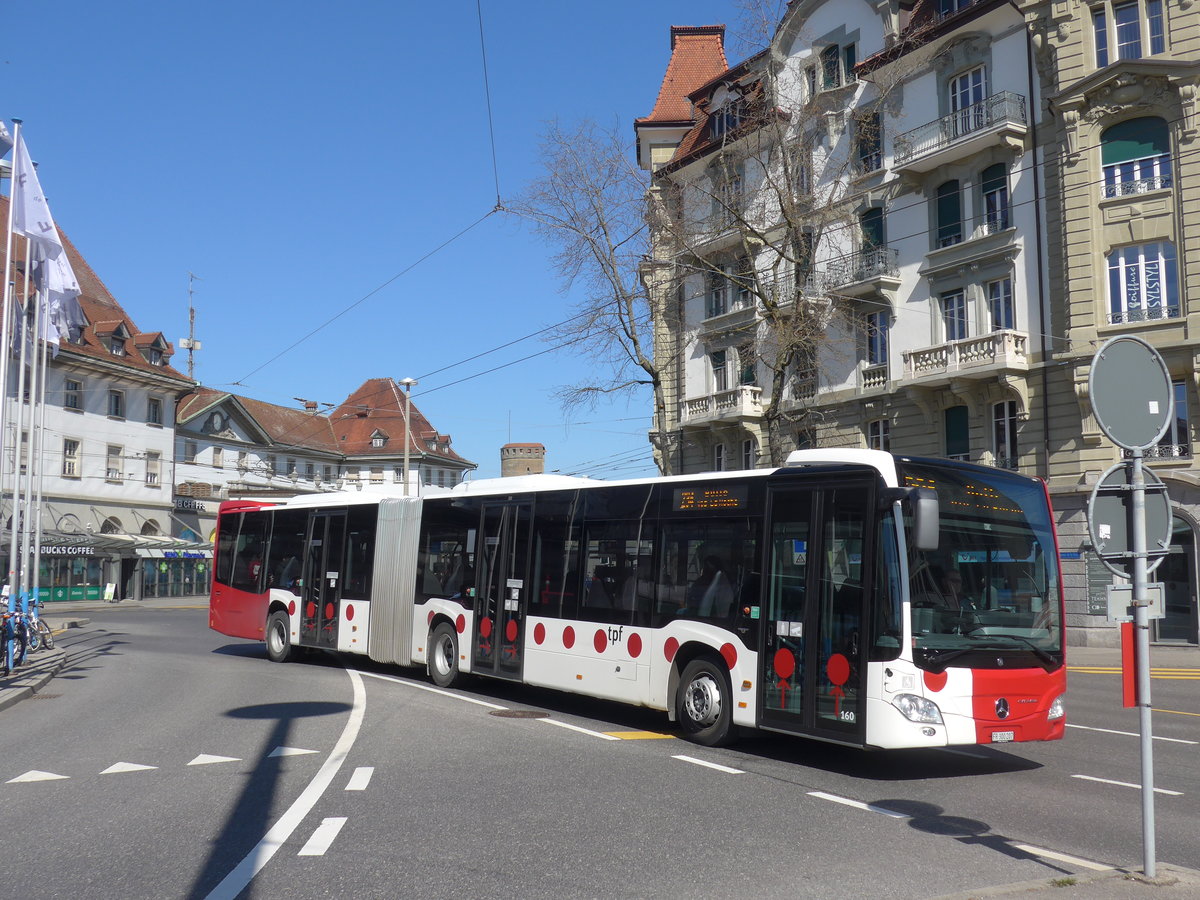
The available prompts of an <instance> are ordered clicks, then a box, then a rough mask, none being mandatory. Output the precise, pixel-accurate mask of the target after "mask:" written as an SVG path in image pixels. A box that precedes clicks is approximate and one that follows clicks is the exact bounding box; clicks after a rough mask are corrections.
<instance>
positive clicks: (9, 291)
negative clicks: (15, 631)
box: [0, 119, 21, 591]
mask: <svg viewBox="0 0 1200 900" xmlns="http://www.w3.org/2000/svg"><path fill="white" fill-rule="evenodd" d="M20 139H21V120H20V119H13V166H12V170H11V173H12V174H11V175H10V177H9V180H8V230H7V232H6V235H5V247H4V310H3V322H0V344H3V346H4V351H3V352H0V499H2V498H3V496H4V487H3V486H4V485H5V484H6V481H5V477H4V475H5V470H6V468H7V464H8V453H7V444H8V419H9V415H8V378H9V375H8V354H9V352H10V350H9V347H10V344H9V340H8V335H9V332H10V331H12V330H13V316H12V314H11V313H12V301H13V283H12V269H13V264H12V250H13V216H14V214H15V206H16V204H15V203H13V195H14V193H15V191H14V190H13V186H14V185H15V184H16V179H17V154H18V153H20V152H21V151H20V150H19V149H18V148H19V147H20V146H21V140H20ZM13 455H14V457H15V455H16V451H14V454H13ZM0 506H2V504H0ZM16 526H17V501H16V497H13V498H12V519H11V526H10V527H11V528H12V529H13V530H14V531H15V530H16ZM15 568H16V560H15V559H14V558H12V557H9V560H8V583H9V584H10V585H11V584H12V579H13V571H14V570H15ZM10 591H11V588H10Z"/></svg>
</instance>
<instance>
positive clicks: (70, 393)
mask: <svg viewBox="0 0 1200 900" xmlns="http://www.w3.org/2000/svg"><path fill="white" fill-rule="evenodd" d="M63 409H75V410H82V409H83V382H81V381H75V380H73V379H70V378H68V379H67V380H66V384H65V387H64V389H63Z"/></svg>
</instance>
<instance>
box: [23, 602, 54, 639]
mask: <svg viewBox="0 0 1200 900" xmlns="http://www.w3.org/2000/svg"><path fill="white" fill-rule="evenodd" d="M45 605H46V604H45V603H43V602H42V601H40V600H38V601H35V602H33V603H31V604H29V616H28V618H29V625H28V628H27V632H28V635H29V649H30V651H33V652H36V651H38V650H40V649H42V648H43V647H45V648H46V649H47V650H53V649H54V632H53V631H51V630H50V626H49V625H47V624H46V621H45V619H43V618H42V614H41V608H42V607H43V606H45Z"/></svg>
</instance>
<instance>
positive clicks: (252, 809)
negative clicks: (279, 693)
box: [187, 700, 352, 898]
mask: <svg viewBox="0 0 1200 900" xmlns="http://www.w3.org/2000/svg"><path fill="white" fill-rule="evenodd" d="M351 709H352V706H351V704H349V703H338V702H330V701H320V700H307V701H298V702H291V703H264V704H259V705H255V706H241V707H238V708H236V709H231V710H229V711H227V712H226V713H225V715H226V716H227V717H229V718H231V719H251V720H254V719H258V720H262V721H264V722H270V723H271V725H270V728H269V729H268V731H267V735H266V737H265V738H264V739H263V742H262V745H261V750H260V752H259V758H258V764H257V765H256V766H255V767H254V771H252V772H250V773H249V775H247V776H246V782H245V786H244V787H243V788H242V793H241V794H240V795H239V796H238V798H237V800H236V801H235V802H234V804H233V807H232V808H231V809H230V811H229V815H228V816H227V817H226V819H225V824H224V825H223V826H222V827H221V831H220V833H219V834H218V835H217V837H216V838H215V839H214V840H213V843H212V847H211V848H210V849H209V853H208V858H207V859H206V860H205V861H204V865H203V866H202V867H201V868H200V871H199V872H198V873H197V875H196V878H195V881H194V882H193V883H192V889H191V890H190V891H189V892H188V894H187V896H188V897H190V898H200V897H207V896H208V894H209V893H210V892H211V891H212V889H213V888H215V887H217V885H219V884H220V883H221V882H222V881H223V880H224V879H225V877H226V876H227V875H229V874H231V872H232V871H233V869H234V867H236V866H237V865H238V864H239V863H240V862H241V861H242V860H243V859H244V858H245V857H246V856H247V855H248V854H249V853H250V852H251V851H252V850H254V848H255V847H256V846H257V845H258V843H259V842H260V841H261V840H263V837H264V835H266V834H267V831H268V829H269V828H270V827H271V819H272V809H273V808H274V801H275V797H276V795H277V794H278V792H279V782H280V779H281V776H282V774H283V767H284V766H285V765H286V764H287V758H286V757H284V756H281V755H275V756H272V755H271V754H272V753H273V752H274V751H275V750H276V748H279V747H286V746H288V737H289V735H290V734H291V732H292V726H293V725H294V723H295V722H296V721H297V720H299V719H304V718H309V717H313V716H335V715H342V714H345V713H348V712H350V710H351Z"/></svg>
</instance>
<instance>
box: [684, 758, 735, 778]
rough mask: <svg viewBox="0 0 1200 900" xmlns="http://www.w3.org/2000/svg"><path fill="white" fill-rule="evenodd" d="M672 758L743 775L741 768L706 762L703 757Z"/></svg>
mask: <svg viewBox="0 0 1200 900" xmlns="http://www.w3.org/2000/svg"><path fill="white" fill-rule="evenodd" d="M671 758H672V759H678V760H682V761H683V762H686V763H691V764H692V765H694V766H704V768H706V769H716V770H717V771H718V772H724V773H726V774H727V775H745V774H746V773H745V772H743V771H742V770H741V769H731V768H730V767H729V766H723V765H721V764H720V763H714V762H708V761H706V760H703V759H696V757H694V756H682V755H678V754H677V755H675V756H672V757H671Z"/></svg>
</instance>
